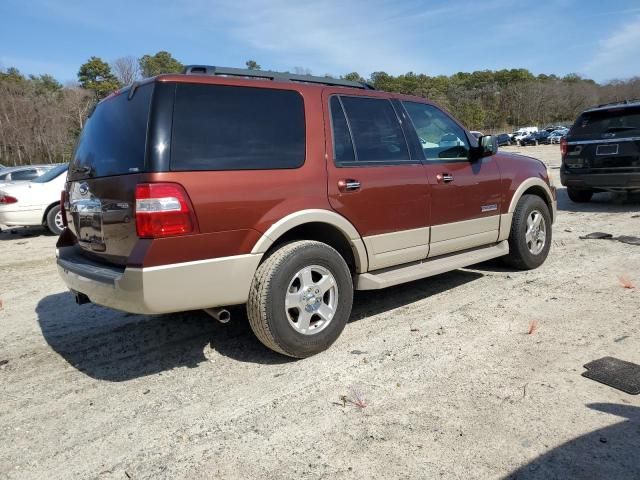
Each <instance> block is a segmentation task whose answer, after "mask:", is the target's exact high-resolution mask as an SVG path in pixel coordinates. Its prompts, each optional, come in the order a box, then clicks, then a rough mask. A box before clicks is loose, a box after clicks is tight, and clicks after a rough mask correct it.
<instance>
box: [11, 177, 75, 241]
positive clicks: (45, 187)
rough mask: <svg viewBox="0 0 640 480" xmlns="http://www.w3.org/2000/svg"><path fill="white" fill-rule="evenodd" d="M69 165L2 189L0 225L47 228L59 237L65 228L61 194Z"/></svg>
mask: <svg viewBox="0 0 640 480" xmlns="http://www.w3.org/2000/svg"><path fill="white" fill-rule="evenodd" d="M67 168H68V166H67V165H58V166H57V167H54V168H52V169H51V170H49V171H48V172H46V173H45V174H43V175H41V176H39V177H38V178H36V179H35V180H32V181H31V182H28V183H15V184H5V185H2V186H1V187H0V225H7V226H18V225H19V226H32V225H44V226H46V227H47V228H48V229H49V230H50V231H51V233H55V234H56V235H59V234H60V232H62V229H63V228H64V225H63V223H62V214H61V213H60V193H61V192H62V190H63V189H64V183H65V180H66V178H67Z"/></svg>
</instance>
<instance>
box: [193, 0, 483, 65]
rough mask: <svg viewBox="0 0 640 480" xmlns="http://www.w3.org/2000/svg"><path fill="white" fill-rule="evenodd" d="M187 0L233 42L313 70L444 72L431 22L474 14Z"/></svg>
mask: <svg viewBox="0 0 640 480" xmlns="http://www.w3.org/2000/svg"><path fill="white" fill-rule="evenodd" d="M189 4H190V5H188V6H187V5H185V7H186V8H191V9H194V10H192V14H194V15H199V16H201V17H202V16H203V15H208V18H209V20H210V22H211V23H212V24H215V25H217V26H218V27H219V28H222V29H224V30H226V31H228V32H229V34H230V37H231V38H232V39H233V41H234V43H237V44H242V45H246V46H247V47H248V48H249V49H251V50H255V51H257V52H259V51H265V52H268V53H270V54H271V55H270V56H273V55H274V54H275V55H276V56H277V58H279V60H280V63H281V64H280V65H277V66H276V67H279V68H293V67H294V66H302V67H307V68H310V69H311V70H312V71H313V73H315V74H323V73H333V74H342V73H347V72H349V71H353V70H356V71H358V72H359V73H360V74H362V75H368V74H370V73H372V72H373V71H377V70H384V71H386V72H388V73H392V74H399V73H406V72H408V71H414V72H433V71H436V70H438V71H439V70H441V69H440V68H438V65H437V64H434V63H433V62H432V60H431V59H432V58H433V57H434V52H433V51H432V49H431V48H430V45H429V42H428V41H426V40H425V38H428V29H429V27H430V26H431V25H434V24H437V23H438V22H442V21H443V20H444V19H451V18H456V19H460V17H463V16H466V15H467V13H465V12H469V15H471V12H472V13H473V16H475V15H476V12H475V11H474V10H470V9H467V8H466V7H465V6H463V5H455V6H451V5H449V4H443V3H439V2H433V4H432V5H429V4H426V2H410V3H409V4H407V3H406V2H393V1H388V0H369V1H368V2H347V1H344V0H343V1H339V0H327V1H318V2H314V3H312V4H308V3H306V2H299V1H290V0H272V1H270V2H268V3H266V2H263V1H260V0H245V1H238V0H222V1H207V0H201V1H200V3H199V4H196V5H194V3H193V2H192V1H191V2H189ZM425 33H426V35H425ZM285 62H288V64H285ZM269 66H270V67H271V66H272V65H269Z"/></svg>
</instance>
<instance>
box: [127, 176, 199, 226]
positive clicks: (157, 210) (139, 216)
mask: <svg viewBox="0 0 640 480" xmlns="http://www.w3.org/2000/svg"><path fill="white" fill-rule="evenodd" d="M136 230H137V233H138V237H140V238H159V237H170V236H174V235H185V234H188V233H193V231H194V230H195V222H194V219H193V208H192V207H191V202H190V201H189V197H188V196H187V192H185V190H184V188H183V187H182V185H179V184H177V183H139V184H138V185H137V186H136Z"/></svg>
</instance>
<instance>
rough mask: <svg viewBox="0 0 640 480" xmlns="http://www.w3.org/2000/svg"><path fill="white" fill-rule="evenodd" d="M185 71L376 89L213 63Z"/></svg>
mask: <svg viewBox="0 0 640 480" xmlns="http://www.w3.org/2000/svg"><path fill="white" fill-rule="evenodd" d="M183 73H184V74H186V75H219V76H225V77H244V78H261V79H263V80H279V81H282V82H300V83H316V84H320V85H332V86H340V87H351V88H361V89H365V90H375V89H374V87H373V86H371V85H369V84H368V83H365V82H354V81H351V80H342V79H337V78H330V77H314V76H312V75H298V74H294V73H283V72H272V71H269V70H249V69H245V68H230V67H215V66H211V65H187V66H186V67H184V70H183Z"/></svg>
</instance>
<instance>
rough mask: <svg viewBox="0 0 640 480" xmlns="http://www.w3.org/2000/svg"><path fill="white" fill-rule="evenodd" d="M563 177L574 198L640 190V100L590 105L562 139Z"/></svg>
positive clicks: (577, 199)
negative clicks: (592, 106) (606, 192)
mask: <svg viewBox="0 0 640 480" xmlns="http://www.w3.org/2000/svg"><path fill="white" fill-rule="evenodd" d="M560 152H561V153H562V166H561V168H560V179H561V182H562V185H565V186H566V187H567V194H568V195H569V198H570V199H571V200H573V201H574V202H588V201H589V200H591V197H592V196H593V194H594V193H596V192H605V191H612V192H615V191H622V192H634V191H640V100H631V101H623V102H618V103H611V104H606V105H600V106H598V107H594V108H590V109H588V110H585V111H584V112H582V114H580V116H579V117H578V119H577V120H576V122H575V123H574V124H573V126H572V127H571V129H570V130H569V133H567V136H566V138H563V139H561V140H560Z"/></svg>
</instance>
